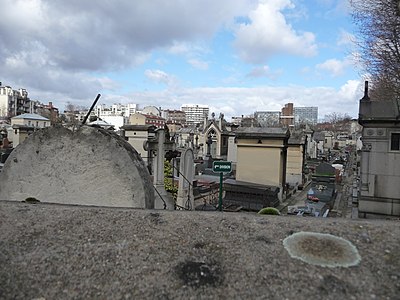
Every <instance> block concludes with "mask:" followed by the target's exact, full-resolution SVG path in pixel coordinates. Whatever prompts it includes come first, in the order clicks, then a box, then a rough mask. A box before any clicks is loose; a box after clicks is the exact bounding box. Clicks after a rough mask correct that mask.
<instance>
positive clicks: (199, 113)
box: [181, 104, 210, 125]
mask: <svg viewBox="0 0 400 300" xmlns="http://www.w3.org/2000/svg"><path fill="white" fill-rule="evenodd" d="M181 110H182V111H184V112H185V114H186V124H188V125H192V124H199V123H204V120H205V119H207V118H208V114H209V112H210V108H209V107H208V105H201V104H183V105H182V106H181Z"/></svg>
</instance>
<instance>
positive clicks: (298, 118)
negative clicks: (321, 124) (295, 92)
mask: <svg viewBox="0 0 400 300" xmlns="http://www.w3.org/2000/svg"><path fill="white" fill-rule="evenodd" d="M293 112H294V121H295V124H296V125H297V124H311V125H316V124H317V122H318V107H316V106H309V107H294V108H293Z"/></svg>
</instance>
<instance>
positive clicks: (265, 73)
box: [247, 65, 283, 80]
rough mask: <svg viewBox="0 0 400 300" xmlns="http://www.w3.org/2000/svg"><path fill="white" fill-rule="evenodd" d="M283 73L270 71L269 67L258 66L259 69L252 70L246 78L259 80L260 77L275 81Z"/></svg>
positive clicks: (281, 71)
mask: <svg viewBox="0 0 400 300" xmlns="http://www.w3.org/2000/svg"><path fill="white" fill-rule="evenodd" d="M282 73H283V70H275V71H273V70H271V69H270V67H269V66H267V65H265V66H260V67H255V68H253V69H252V70H251V71H250V72H249V73H248V74H247V77H255V78H260V77H267V78H269V79H272V80H275V79H277V78H278V77H279V76H281V75H282Z"/></svg>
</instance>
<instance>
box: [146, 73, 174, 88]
mask: <svg viewBox="0 0 400 300" xmlns="http://www.w3.org/2000/svg"><path fill="white" fill-rule="evenodd" d="M144 75H145V76H146V77H147V78H148V79H150V80H151V81H154V82H157V83H164V84H166V85H170V84H172V83H173V82H174V81H175V78H174V77H173V76H172V75H169V74H167V73H165V72H164V71H161V70H146V71H145V72H144Z"/></svg>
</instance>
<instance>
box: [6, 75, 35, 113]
mask: <svg viewBox="0 0 400 300" xmlns="http://www.w3.org/2000/svg"><path fill="white" fill-rule="evenodd" d="M30 102H31V100H30V99H29V98H28V92H27V91H26V90H25V89H19V90H13V89H12V88H11V87H10V86H3V85H2V84H1V82H0V117H7V118H10V117H13V116H17V115H20V114H24V113H31V112H32V111H31V104H30Z"/></svg>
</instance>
